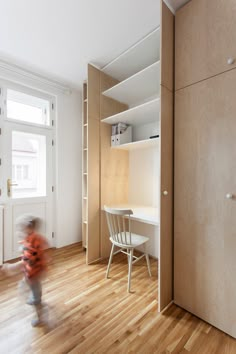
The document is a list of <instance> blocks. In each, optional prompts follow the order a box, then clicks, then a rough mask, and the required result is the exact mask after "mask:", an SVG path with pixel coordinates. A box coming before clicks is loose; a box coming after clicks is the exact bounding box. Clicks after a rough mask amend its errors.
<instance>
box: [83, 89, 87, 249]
mask: <svg viewBox="0 0 236 354" xmlns="http://www.w3.org/2000/svg"><path fill="white" fill-rule="evenodd" d="M87 102H88V99H87V83H84V84H83V97H82V107H83V112H82V115H83V119H82V124H83V127H82V129H83V136H82V144H83V152H82V244H83V247H84V248H86V247H87V232H88V229H87V220H88V203H87V199H88V181H87V178H88V173H87V171H88V153H87V152H88V129H87V128H88V116H87V111H88V109H87V108H88V107H87Z"/></svg>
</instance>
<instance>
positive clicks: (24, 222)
mask: <svg viewBox="0 0 236 354" xmlns="http://www.w3.org/2000/svg"><path fill="white" fill-rule="evenodd" d="M16 226H17V229H18V232H19V235H20V238H21V240H20V241H19V243H20V244H21V252H22V255H21V260H20V261H19V262H17V263H14V264H8V263H6V264H4V265H3V267H2V269H1V271H2V273H4V274H6V275H11V274H16V273H18V272H20V271H22V272H23V273H24V281H25V282H26V283H27V285H28V286H29V288H30V290H31V295H30V297H29V299H28V301H27V304H29V305H33V306H34V307H35V310H36V314H37V318H36V319H34V320H32V322H31V324H32V326H37V325H39V324H40V323H42V322H43V307H42V301H41V298H42V284H41V280H42V276H43V274H44V272H45V270H46V267H47V257H46V255H45V249H46V248H48V242H47V241H46V239H45V238H44V237H43V236H42V235H40V234H38V233H37V230H38V228H39V226H40V219H39V218H37V217H34V216H31V215H24V216H22V217H21V218H19V219H18V220H17V224H16Z"/></svg>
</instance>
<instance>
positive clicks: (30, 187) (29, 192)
mask: <svg viewBox="0 0 236 354" xmlns="http://www.w3.org/2000/svg"><path fill="white" fill-rule="evenodd" d="M12 184H13V185H12V193H11V194H12V198H30V197H42V196H46V137H45V136H44V135H38V134H30V133H23V132H19V131H13V132H12Z"/></svg>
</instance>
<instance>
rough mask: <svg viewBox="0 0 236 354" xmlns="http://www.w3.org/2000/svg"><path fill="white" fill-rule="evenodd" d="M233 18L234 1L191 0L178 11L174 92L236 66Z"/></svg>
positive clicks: (235, 7)
mask: <svg viewBox="0 0 236 354" xmlns="http://www.w3.org/2000/svg"><path fill="white" fill-rule="evenodd" d="M235 18H236V2H235V0H227V1H222V0H192V1H190V2H189V3H188V4H187V5H185V6H184V7H182V8H181V9H180V10H179V11H177V13H176V20H175V63H176V71H175V88H176V89H179V88H182V87H185V86H187V85H190V84H192V83H194V82H198V81H200V80H203V79H206V78H209V77H211V76H214V75H216V74H219V73H222V72H224V71H227V70H230V69H232V68H233V67H235V66H236V31H235ZM229 58H233V59H234V62H233V63H232V64H228V59H229Z"/></svg>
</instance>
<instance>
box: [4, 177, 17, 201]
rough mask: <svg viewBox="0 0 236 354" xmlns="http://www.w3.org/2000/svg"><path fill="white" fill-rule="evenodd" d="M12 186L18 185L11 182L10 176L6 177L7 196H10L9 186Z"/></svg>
mask: <svg viewBox="0 0 236 354" xmlns="http://www.w3.org/2000/svg"><path fill="white" fill-rule="evenodd" d="M12 186H18V184H17V183H12V182H11V178H8V180H7V196H8V197H10V196H11V187H12Z"/></svg>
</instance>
